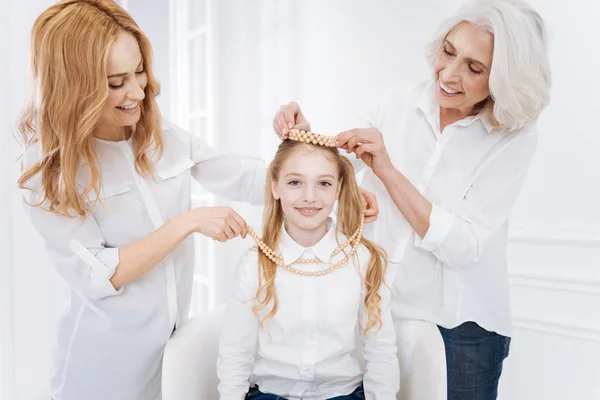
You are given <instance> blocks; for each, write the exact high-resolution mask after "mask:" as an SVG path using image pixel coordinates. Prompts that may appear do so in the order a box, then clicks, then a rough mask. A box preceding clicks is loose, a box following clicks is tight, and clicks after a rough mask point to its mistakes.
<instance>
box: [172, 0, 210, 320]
mask: <svg viewBox="0 0 600 400" xmlns="http://www.w3.org/2000/svg"><path fill="white" fill-rule="evenodd" d="M211 2H212V1H211V0H171V2H170V14H171V16H170V26H171V35H170V37H171V46H170V48H171V67H170V70H171V79H170V81H171V84H172V88H171V90H172V92H171V93H172V95H171V96H170V98H171V110H172V113H171V114H172V119H173V122H174V123H176V124H177V125H179V126H181V127H182V128H184V129H186V130H188V131H189V132H190V133H192V134H194V135H199V136H201V137H202V138H203V139H204V140H205V141H206V142H207V143H208V144H209V145H213V144H214V136H213V129H212V126H213V98H212V87H211V81H212V79H211V78H212V70H211V68H212V51H211V44H212V43H211V40H212V35H211V27H212V18H211ZM212 205H214V196H213V195H211V194H210V193H209V192H207V191H206V190H204V189H203V188H202V187H201V186H200V185H198V184H197V183H196V182H193V183H192V207H206V206H212ZM195 240H196V271H195V274H194V294H193V298H192V305H191V310H190V316H196V315H198V314H200V313H202V312H205V311H207V310H210V309H212V308H213V307H214V306H215V304H214V299H215V295H214V291H215V287H216V285H215V279H216V278H215V262H214V258H215V257H214V256H215V248H214V244H213V243H212V241H211V240H209V239H207V238H206V237H204V236H201V235H196V237H195Z"/></svg>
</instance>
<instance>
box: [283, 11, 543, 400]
mask: <svg viewBox="0 0 600 400" xmlns="http://www.w3.org/2000/svg"><path fill="white" fill-rule="evenodd" d="M430 50H431V51H430V57H429V60H430V64H431V67H432V72H433V75H432V79H431V80H429V81H428V82H424V83H422V84H419V85H416V86H415V87H414V88H413V89H411V90H398V89H394V90H391V91H390V93H389V95H388V96H386V97H385V99H384V100H383V101H382V102H381V103H380V104H379V105H377V106H376V107H374V108H373V109H372V110H370V111H369V112H367V114H366V116H365V118H364V119H363V123H362V124H361V125H360V126H359V127H358V128H356V129H353V130H350V131H347V132H343V133H341V134H340V135H339V136H338V143H337V145H338V146H339V147H341V148H343V149H346V150H347V151H348V152H351V153H355V154H356V155H357V156H358V157H359V158H360V159H361V160H362V161H364V164H366V166H367V167H368V170H367V171H366V175H365V180H364V182H363V184H364V186H365V188H366V189H370V190H373V191H374V192H375V194H376V195H377V196H378V199H379V202H380V210H381V216H382V218H380V219H379V220H378V221H377V222H376V223H375V224H373V225H372V226H370V227H369V229H368V237H369V238H371V239H373V240H375V241H376V242H378V243H380V244H381V245H382V246H383V247H384V248H385V250H386V251H387V252H388V254H389V257H390V260H394V261H395V260H400V261H401V264H400V266H399V268H398V273H397V274H396V278H395V280H394V281H393V282H390V284H391V285H392V288H393V292H394V296H393V299H394V300H393V305H392V314H393V316H394V319H395V320H396V321H407V320H424V321H429V322H431V323H433V324H436V325H437V326H438V327H439V331H440V333H441V336H442V338H443V342H444V347H445V355H446V363H447V378H448V379H447V380H448V388H447V393H448V399H449V400H457V399H465V400H467V399H468V400H470V399H482V400H483V399H486V400H487V399H495V398H496V396H497V388H498V381H499V378H500V375H501V372H502V363H503V360H504V359H505V357H506V356H507V355H508V352H509V347H510V336H511V316H510V303H509V291H508V273H507V265H506V237H507V229H508V216H509V214H510V211H511V209H512V207H513V205H514V204H515V201H516V199H517V196H518V194H519V191H520V189H521V186H522V185H523V182H524V178H525V174H526V172H527V169H528V168H529V164H530V162H531V160H532V158H533V155H534V152H535V149H536V143H537V134H536V128H535V124H536V121H537V119H538V117H539V115H540V113H541V112H542V110H543V109H544V107H545V106H546V105H547V104H548V101H549V86H550V70H549V66H548V58H547V43H546V32H545V28H544V22H543V20H542V18H541V17H540V16H539V15H538V14H537V13H536V11H535V10H533V9H532V8H531V7H530V6H529V5H527V4H526V3H524V2H521V1H517V0H472V1H469V2H468V3H466V4H465V5H464V6H463V7H462V8H461V9H460V10H459V11H458V12H457V13H456V14H455V15H453V16H452V17H450V18H449V19H447V20H446V21H444V23H443V24H442V25H441V29H440V31H439V32H438V35H437V37H436V39H435V41H433V43H432V44H431V49H430ZM296 124H298V126H299V127H302V128H304V129H309V128H310V126H309V125H308V122H307V121H306V119H305V118H304V116H303V115H302V112H301V111H300V108H299V107H298V105H297V104H295V103H291V104H289V105H286V106H283V107H282V109H281V111H280V112H279V113H278V114H277V115H276V117H275V120H274V127H275V129H276V131H277V133H278V134H279V135H280V136H282V137H283V138H285V137H286V136H287V134H288V130H289V127H290V125H296ZM371 228H372V229H371ZM402 335H403V333H402V332H401V331H399V332H398V339H399V341H403V340H405V338H404V337H403V336H402ZM398 347H399V348H400V349H403V348H404V349H407V347H406V346H400V345H399V346H398ZM400 360H401V370H402V376H403V381H402V383H401V388H402V387H403V386H406V387H410V377H411V372H412V371H411V370H412V364H411V363H410V362H407V360H409V361H410V360H411V355H410V354H403V353H402V352H401V353H400ZM405 383H406V384H405ZM417 389H418V388H417ZM415 393H417V392H415ZM416 398H421V397H416ZM428 398H429V397H428Z"/></svg>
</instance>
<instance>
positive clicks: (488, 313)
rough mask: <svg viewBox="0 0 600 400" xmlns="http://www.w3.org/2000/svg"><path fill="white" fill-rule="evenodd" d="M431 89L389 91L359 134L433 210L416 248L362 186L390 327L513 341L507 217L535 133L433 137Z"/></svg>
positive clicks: (435, 116) (477, 119)
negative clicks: (377, 146)
mask: <svg viewBox="0 0 600 400" xmlns="http://www.w3.org/2000/svg"><path fill="white" fill-rule="evenodd" d="M433 90H434V86H433V84H432V83H424V84H421V85H419V86H418V87H417V88H414V89H413V90H400V89H396V90H392V91H391V92H390V93H389V94H388V95H387V96H386V97H385V98H384V99H383V101H381V102H380V103H379V104H378V105H377V106H375V107H373V108H372V109H371V110H369V111H368V112H367V113H366V115H365V117H364V120H363V121H362V122H363V123H361V125H362V126H363V127H375V128H378V129H379V130H380V132H381V133H382V134H383V137H384V140H385V143H386V148H387V150H388V153H389V155H390V157H391V159H392V162H393V163H394V166H395V167H396V168H397V169H398V170H399V171H400V172H402V173H403V174H404V175H405V176H406V177H407V178H408V179H409V180H410V181H411V182H412V184H413V185H415V186H416V187H417V188H418V190H419V191H420V192H421V193H422V194H423V195H424V196H425V197H426V198H427V199H428V200H429V201H430V202H431V203H432V204H433V210H432V212H431V216H430V227H429V230H428V231H427V234H426V235H425V237H424V238H423V239H421V238H420V237H419V236H418V235H416V233H415V232H414V230H413V229H412V228H411V226H410V225H409V224H408V222H407V221H406V219H405V218H404V217H403V216H402V214H401V213H400V211H399V210H398V209H397V207H396V206H395V205H394V203H393V201H392V199H391V198H390V196H389V194H388V193H387V190H386V189H385V187H384V186H383V184H382V183H381V181H380V180H379V179H378V178H377V177H376V176H375V175H374V174H373V172H372V171H371V170H367V171H366V172H365V177H364V179H363V182H362V186H363V187H364V188H365V189H366V190H370V191H372V192H374V193H375V194H376V195H377V199H378V202H379V208H380V214H379V218H378V220H377V221H376V222H374V223H371V224H367V225H365V236H366V237H368V238H370V239H373V240H375V241H376V242H377V243H379V244H380V245H382V246H383V247H384V248H385V249H386V250H387V252H388V254H389V257H390V260H391V261H395V262H399V263H400V264H399V265H394V264H391V265H390V270H391V271H395V272H396V276H395V279H394V280H393V282H392V287H393V292H394V293H393V296H394V297H393V305H392V314H393V315H394V318H399V319H401V318H408V319H423V320H427V321H431V322H434V323H436V324H438V325H441V326H444V327H447V328H453V327H456V326H458V325H460V324H461V323H463V322H465V321H474V322H476V323H478V324H479V325H481V326H482V327H483V328H485V329H487V330H490V331H495V332H498V333H500V334H502V335H506V336H510V334H511V314H510V304H509V290H508V274H507V268H506V247H507V230H508V216H509V213H510V211H511V209H512V207H513V205H514V203H515V201H516V199H517V196H518V193H519V191H520V189H521V186H522V185H523V180H524V178H525V174H526V171H527V169H528V167H529V164H530V162H531V159H532V158H533V155H534V152H535V148H536V143H537V135H536V133H535V129H533V128H526V129H523V130H521V131H516V132H515V131H512V132H510V131H506V130H501V129H495V128H493V126H492V124H491V123H490V120H489V119H488V118H487V116H486V115H477V116H471V117H467V118H465V119H463V120H460V121H457V122H455V123H453V124H451V125H449V126H447V127H446V128H445V129H444V131H443V134H442V133H441V132H440V116H439V115H440V111H439V110H440V107H439V106H438V105H437V104H436V103H435V102H434V99H433Z"/></svg>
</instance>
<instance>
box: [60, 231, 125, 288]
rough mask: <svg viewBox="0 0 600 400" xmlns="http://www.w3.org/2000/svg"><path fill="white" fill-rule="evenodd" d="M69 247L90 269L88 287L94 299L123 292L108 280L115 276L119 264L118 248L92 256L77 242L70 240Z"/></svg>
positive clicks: (105, 250) (107, 249)
mask: <svg viewBox="0 0 600 400" xmlns="http://www.w3.org/2000/svg"><path fill="white" fill-rule="evenodd" d="M69 246H70V247H71V250H73V252H74V253H75V254H76V255H77V256H78V257H79V258H80V259H81V260H82V261H83V262H84V263H85V264H86V265H87V266H88V267H90V285H91V292H92V293H93V294H94V296H93V297H94V298H96V299H100V298H103V297H108V296H114V295H117V294H120V293H121V292H122V291H123V287H122V286H121V287H120V288H119V290H117V289H115V287H114V286H113V284H112V283H111V282H110V278H112V276H113V275H114V274H115V270H116V268H117V266H118V265H119V262H120V260H119V249H118V248H106V249H104V250H102V251H100V252H99V253H98V254H96V256H94V255H93V254H92V253H91V252H90V251H89V250H88V249H87V248H86V247H85V246H84V245H83V244H81V242H79V241H78V240H71V243H70V244H69Z"/></svg>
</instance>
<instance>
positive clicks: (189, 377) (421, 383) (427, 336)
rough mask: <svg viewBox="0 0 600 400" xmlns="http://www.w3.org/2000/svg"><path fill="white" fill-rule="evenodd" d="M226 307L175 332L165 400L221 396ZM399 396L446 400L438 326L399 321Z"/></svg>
mask: <svg viewBox="0 0 600 400" xmlns="http://www.w3.org/2000/svg"><path fill="white" fill-rule="evenodd" d="M224 310H225V307H224V306H223V307H219V308H218V309H216V310H215V311H213V312H212V313H209V314H206V315H204V316H201V317H198V318H193V319H191V320H189V321H188V322H187V323H185V324H183V325H182V326H181V327H180V328H178V329H177V331H175V333H174V334H173V337H172V338H171V340H170V341H169V343H168V344H167V347H166V348H165V355H164V359H163V378H162V384H163V397H162V399H163V400H217V399H218V398H219V394H218V392H217V384H218V378H217V371H216V368H215V366H216V363H217V355H218V351H219V332H220V330H221V321H222V319H223V312H224ZM395 326H396V333H397V334H398V350H399V353H398V358H399V361H400V374H401V382H400V393H399V394H398V399H399V400H424V399H427V400H446V356H445V351H444V342H443V341H442V338H441V335H440V333H439V331H438V329H437V327H436V326H435V325H433V324H431V323H428V322H424V321H398V322H396V325H395Z"/></svg>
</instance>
